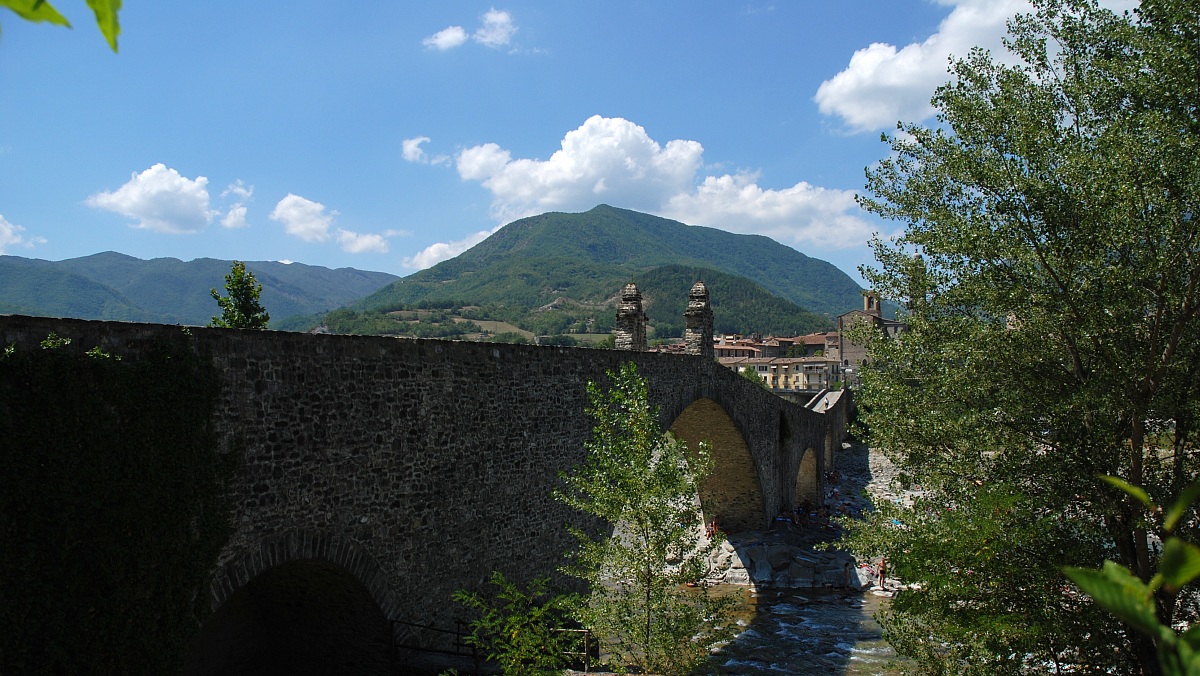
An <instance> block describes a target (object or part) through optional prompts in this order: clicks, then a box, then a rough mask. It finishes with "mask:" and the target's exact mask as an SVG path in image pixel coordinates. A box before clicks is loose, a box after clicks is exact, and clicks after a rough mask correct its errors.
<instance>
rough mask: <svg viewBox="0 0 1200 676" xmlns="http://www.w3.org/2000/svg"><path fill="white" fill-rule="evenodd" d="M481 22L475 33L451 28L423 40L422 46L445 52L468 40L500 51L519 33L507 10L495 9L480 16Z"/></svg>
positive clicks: (459, 27) (460, 27)
mask: <svg viewBox="0 0 1200 676" xmlns="http://www.w3.org/2000/svg"><path fill="white" fill-rule="evenodd" d="M479 21H480V24H481V25H480V26H479V28H477V29H476V30H475V32H474V33H470V34H468V33H467V31H466V29H465V28H463V27H462V26H449V27H447V28H443V29H442V30H440V31H438V32H436V33H434V34H433V35H430V36H428V37H426V38H425V39H424V40H421V44H423V45H425V46H426V47H428V48H430V49H436V50H438V51H441V52H444V51H446V50H448V49H454V48H455V47H461V46H462V45H464V44H466V42H467V40H474V41H475V42H478V43H479V44H481V45H483V46H485V47H491V48H492V49H499V48H501V47H504V46H506V45H508V44H510V43H511V42H512V36H513V34H515V33H516V32H517V24H516V22H515V21H513V17H512V14H510V13H509V12H507V11H505V10H500V9H496V8H494V7H493V8H492V9H490V10H488V11H487V12H485V13H484V14H483V15H482V16H480V17H479Z"/></svg>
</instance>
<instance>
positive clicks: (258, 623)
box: [184, 532, 396, 676]
mask: <svg viewBox="0 0 1200 676" xmlns="http://www.w3.org/2000/svg"><path fill="white" fill-rule="evenodd" d="M385 580H386V578H385V577H384V575H383V572H382V570H381V569H380V567H379V565H378V563H377V562H376V561H375V560H374V558H373V557H372V556H371V555H370V553H369V552H367V551H366V550H365V548H363V547H362V546H361V545H360V544H358V543H356V542H354V541H351V540H348V539H344V538H338V537H336V536H327V535H324V534H320V533H299V532H296V533H288V534H286V535H283V536H277V537H274V538H270V539H268V540H264V541H263V542H261V543H259V544H258V545H257V546H253V547H251V548H250V549H249V550H248V551H244V552H242V553H241V554H240V555H238V556H236V557H235V558H234V559H233V560H231V561H230V562H229V563H227V564H226V565H225V566H222V567H221V568H220V569H219V570H218V572H217V575H216V576H215V578H214V580H213V583H212V586H211V592H212V595H211V601H212V608H213V613H212V615H211V616H209V617H208V619H206V620H205V622H204V624H203V626H202V627H201V631H200V636H199V638H198V639H197V641H196V643H195V644H194V647H193V650H192V657H191V661H190V663H189V665H188V667H187V668H186V669H185V670H184V673H185V674H187V675H188V676H193V675H195V676H200V675H205V674H224V673H242V674H251V675H254V674H274V673H289V674H313V675H316V674H326V673H356V674H381V675H383V674H387V673H389V672H388V670H389V668H390V663H391V650H392V625H391V622H390V620H391V619H394V614H395V610H396V605H395V603H394V602H393V598H392V596H391V594H390V593H389V592H388V591H387V586H386V583H385Z"/></svg>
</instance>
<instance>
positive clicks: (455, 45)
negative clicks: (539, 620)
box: [0, 0, 1027, 279]
mask: <svg viewBox="0 0 1200 676" xmlns="http://www.w3.org/2000/svg"><path fill="white" fill-rule="evenodd" d="M54 4H55V6H56V7H57V8H58V9H59V11H61V12H62V13H63V14H65V15H66V16H67V18H68V19H70V20H71V22H72V23H73V24H74V29H72V30H66V29H63V28H59V27H54V26H50V25H46V24H36V25H35V24H29V23H26V22H24V21H21V20H18V19H17V18H16V17H15V15H13V14H11V13H9V12H5V11H3V10H0V30H2V32H0V253H8V254H14V255H20V256H27V257H34V258H44V259H49V260H61V259H64V258H73V257H77V256H85V255H89V254H93V253H97V252H100V251H107V250H115V251H120V252H123V253H126V254H130V255H133V256H137V257H139V258H155V257H162V256H170V257H175V258H180V259H183V260H191V259H193V258H198V257H213V258H224V259H241V260H289V261H297V262H303V263H309V264H313V265H324V266H328V267H345V266H349V267H356V268H361V269H366V270H379V271H385V272H391V273H394V274H399V275H406V274H410V273H412V272H414V271H416V270H418V269H421V268H424V267H428V266H430V265H432V264H434V263H436V262H438V261H439V260H444V259H445V258H449V257H452V256H454V255H457V254H458V253H461V252H462V251H463V250H465V249H466V248H467V247H468V246H470V245H472V244H474V243H476V242H478V241H480V240H481V239H482V238H484V237H486V236H487V234H488V233H490V232H493V231H494V230H495V229H496V228H498V227H500V226H502V225H503V224H505V223H508V222H510V221H512V220H514V219H516V218H520V217H523V216H528V215H532V214H536V213H542V212H546V211H568V212H574V211H586V210H587V209H590V208H591V207H593V206H595V205H596V204H600V203H607V204H611V205H613V206H618V207H624V208H629V209H635V210H638V211H645V212H649V213H655V214H659V215H662V216H666V217H668V218H674V219H677V220H681V221H683V222H685V223H689V224H693V225H707V226H711V227H716V228H721V229H724V230H729V231H732V232H742V233H756V234H763V235H767V236H769V237H771V238H773V239H775V240H777V241H779V242H782V243H784V244H787V245H789V246H792V247H795V248H796V249H798V250H799V251H802V252H804V253H805V254H808V255H810V256H814V257H817V258H821V259H824V260H828V261H830V262H832V263H834V264H835V265H837V266H838V267H839V268H841V269H843V270H845V271H846V272H847V273H849V274H851V275H852V276H853V277H855V278H856V279H857V278H858V275H857V273H856V271H855V270H856V267H857V266H858V265H859V264H861V263H869V262H870V260H871V255H870V251H869V249H868V248H867V246H866V243H867V240H868V239H869V237H870V236H871V233H873V232H875V231H881V232H883V233H885V234H887V233H889V232H892V231H894V230H895V229H896V227H897V225H896V224H893V223H885V222H881V221H878V220H876V219H874V217H872V216H870V215H868V214H865V213H863V212H861V211H860V210H859V209H858V208H857V207H856V206H855V204H854V200H853V195H854V193H855V192H856V191H858V190H860V189H861V188H862V185H863V182H864V181H863V168H864V167H865V166H867V165H869V164H871V163H873V162H876V161H878V160H879V159H880V158H882V157H884V156H885V155H886V153H887V147H886V145H885V144H883V143H881V142H880V140H879V134H880V132H881V131H887V130H892V129H894V127H895V123H896V121H897V120H900V119H903V120H908V121H919V120H923V119H927V118H928V116H929V115H930V113H931V110H930V109H929V107H928V100H929V96H930V95H931V93H932V92H933V89H934V88H935V87H936V86H937V85H938V84H939V83H941V82H943V81H944V80H945V79H946V63H947V61H946V59H947V55H948V54H950V53H954V54H962V53H965V51H966V50H967V49H969V48H970V47H971V46H973V45H982V46H985V47H990V48H992V49H993V50H994V51H999V44H1000V42H999V40H1000V37H1001V36H1002V34H1003V30H1004V19H1005V17H1006V16H1009V15H1011V14H1013V13H1015V12H1017V11H1021V10H1022V9H1023V8H1025V7H1027V6H1026V5H1025V4H1024V3H1023V2H1021V1H1019V0H937V1H936V2H935V1H927V0H877V1H865V0H859V1H855V0H840V1H838V2H816V1H813V0H808V1H802V0H792V1H789V2H784V1H782V0H777V1H776V2H773V3H770V2H686V3H685V2H650V3H647V2H640V1H639V2H625V1H623V0H606V1H604V2H582V1H580V2H553V3H550V2H496V3H491V2H482V3H481V2H437V3H417V2H379V3H331V2H312V1H309V0H293V1H292V2H288V3H259V2H245V1H244V0H243V1H239V2H228V1H226V0H209V1H206V2H177V1H155V2H147V1H139V0H127V1H126V2H125V7H124V9H123V10H122V12H121V15H120V20H121V25H122V32H121V36H120V53H119V54H113V53H112V52H111V51H110V50H109V49H108V46H107V44H106V43H105V42H104V40H103V38H102V37H101V35H100V33H99V31H98V30H97V29H96V27H95V24H94V22H92V20H91V18H90V15H89V10H88V9H87V6H86V4H85V3H84V2H83V0H54Z"/></svg>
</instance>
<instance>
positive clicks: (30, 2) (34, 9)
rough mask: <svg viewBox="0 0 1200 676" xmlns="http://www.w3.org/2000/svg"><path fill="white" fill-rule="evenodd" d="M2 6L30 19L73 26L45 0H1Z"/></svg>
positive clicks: (0, 4)
mask: <svg viewBox="0 0 1200 676" xmlns="http://www.w3.org/2000/svg"><path fill="white" fill-rule="evenodd" d="M0 7H7V8H9V9H11V10H12V11H14V12H16V13H17V16H19V17H21V18H22V19H26V20H28V21H45V22H47V23H52V24H55V25H57V26H66V27H67V28H70V27H71V23H70V22H69V21H67V18H66V17H65V16H63V15H62V14H59V13H58V10H57V9H54V7H53V6H52V5H51V4H50V3H48V2H45V0H0Z"/></svg>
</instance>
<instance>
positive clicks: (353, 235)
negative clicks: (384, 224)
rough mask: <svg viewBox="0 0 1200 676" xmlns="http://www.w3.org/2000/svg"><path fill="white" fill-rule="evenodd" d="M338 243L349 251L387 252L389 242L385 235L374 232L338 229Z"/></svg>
mask: <svg viewBox="0 0 1200 676" xmlns="http://www.w3.org/2000/svg"><path fill="white" fill-rule="evenodd" d="M337 240H338V244H340V245H341V246H342V251H345V252H347V253H367V252H370V251H374V252H376V253H387V251H388V242H387V239H386V238H385V237H384V236H383V235H377V234H374V233H357V232H352V231H350V230H342V229H341V228H339V229H338V236H337Z"/></svg>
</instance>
